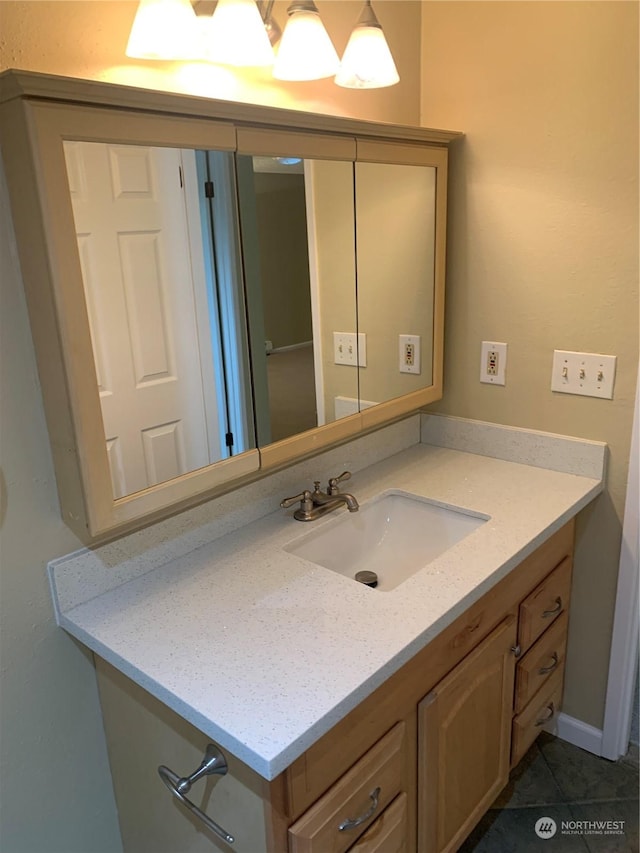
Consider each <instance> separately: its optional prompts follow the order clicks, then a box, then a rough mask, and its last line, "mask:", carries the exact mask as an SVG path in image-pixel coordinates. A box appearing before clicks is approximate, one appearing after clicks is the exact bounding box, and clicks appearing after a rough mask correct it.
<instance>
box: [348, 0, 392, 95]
mask: <svg viewBox="0 0 640 853" xmlns="http://www.w3.org/2000/svg"><path fill="white" fill-rule="evenodd" d="M399 80H400V77H399V76H398V70H397V68H396V65H395V62H394V61H393V56H392V55H391V51H390V50H389V45H388V44H387V40H386V38H385V37H384V33H383V32H382V27H381V26H380V22H379V21H378V19H377V17H376V13H375V12H374V11H373V8H372V6H371V0H365V4H364V7H363V9H362V12H361V13H360V17H359V18H358V20H357V22H356V25H355V27H354V29H353V32H352V33H351V37H350V38H349V41H348V43H347V47H346V49H345V52H344V56H343V57H342V62H341V63H340V69H339V71H338V73H337V74H336V79H335V82H336V83H337V84H338V86H343V87H345V88H346V89H381V88H383V87H385V86H394V85H395V84H396V83H398V82H399Z"/></svg>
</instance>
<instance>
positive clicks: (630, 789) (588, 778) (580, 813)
mask: <svg viewBox="0 0 640 853" xmlns="http://www.w3.org/2000/svg"><path fill="white" fill-rule="evenodd" d="M540 818H551V820H552V821H555V824H556V832H555V834H554V835H553V836H552V837H549V836H547V837H544V836H543V837H541V836H538V835H537V833H536V831H535V828H536V822H537V821H538V820H539V819H540ZM563 821H568V822H570V825H569V826H568V827H565V828H564V829H563V826H562V822H563ZM577 821H591V822H593V821H601V822H602V821H617V822H618V823H620V822H621V821H624V825H623V826H622V834H620V835H618V834H605V833H606V830H603V831H602V834H597V832H598V826H597V825H596V826H594V825H591V827H590V828H588V827H585V825H584V824H583V825H582V831H580V829H579V828H578V826H577V824H576V822H577ZM573 833H575V834H573ZM639 849H640V848H639V846H638V770H637V768H634V767H633V766H632V765H630V764H627V763H624V762H617V763H614V762H612V761H607V760H606V759H604V758H597V757H596V756H595V755H592V754H591V753H590V752H585V751H584V750H582V749H579V748H578V747H576V746H572V745H571V744H568V743H566V742H565V741H562V740H559V739H558V738H555V737H552V736H551V735H548V734H545V733H543V734H541V735H540V737H539V738H538V740H537V741H536V743H535V744H534V745H533V746H532V747H531V749H530V750H529V752H528V753H527V755H526V756H525V757H524V758H523V760H522V761H521V762H520V764H519V765H518V767H516V769H515V770H514V771H513V773H512V774H511V778H510V780H509V784H508V786H507V787H506V788H505V790H504V791H503V792H502V793H501V794H500V796H499V797H498V799H497V800H496V801H495V803H494V804H493V806H492V807H491V809H490V810H489V811H488V812H487V814H486V815H485V816H484V818H483V819H482V820H481V821H480V823H479V825H478V826H477V827H476V829H475V830H474V832H473V833H472V834H471V836H469V838H468V839H467V840H466V841H465V843H464V844H463V845H462V847H461V848H460V853H529V851H539V852H541V851H548V853H574V851H575V853H638V851H639Z"/></svg>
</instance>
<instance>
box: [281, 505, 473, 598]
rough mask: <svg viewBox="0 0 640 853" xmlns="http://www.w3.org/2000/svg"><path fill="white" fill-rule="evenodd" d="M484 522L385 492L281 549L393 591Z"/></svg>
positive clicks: (466, 513)
mask: <svg viewBox="0 0 640 853" xmlns="http://www.w3.org/2000/svg"><path fill="white" fill-rule="evenodd" d="M487 520H488V517H487V516H480V515H473V514H470V513H468V512H467V511H465V510H462V509H458V508H454V507H446V506H441V505H439V504H435V503H431V502H430V501H428V500H425V499H424V498H420V497H418V496H417V495H411V494H408V493H406V492H399V491H393V492H386V493H384V494H382V495H380V496H379V497H377V498H375V499H373V500H372V501H371V502H370V503H367V504H365V505H363V506H361V507H360V510H359V511H358V512H353V513H345V514H344V515H342V516H340V517H339V518H336V519H332V520H331V521H330V522H328V523H327V524H325V525H323V526H322V528H321V529H319V530H313V531H311V532H310V533H308V534H306V535H305V536H302V537H301V538H299V539H296V540H294V541H293V542H290V543H289V544H288V545H286V546H285V548H284V550H285V551H287V552H289V553H290V554H295V555H296V556H297V557H303V558H304V559H305V560H309V561H310V562H312V563H316V564H317V565H319V566H324V568H327V569H331V570H332V571H334V572H338V573H339V574H341V575H345V576H346V577H351V578H354V579H355V575H356V573H357V572H360V571H363V570H366V571H371V572H375V573H376V575H377V576H378V585H377V587H376V588H377V589H379V590H382V591H383V592H385V591H388V590H391V589H395V587H397V586H398V585H399V584H401V583H402V582H403V581H405V580H407V578H409V577H411V575H413V574H415V572H417V571H418V570H419V569H422V568H423V567H424V566H426V565H427V564H428V563H430V562H431V561H432V560H435V559H436V557H439V556H440V555H441V554H443V553H444V552H445V551H447V550H448V549H449V548H451V547H452V546H453V545H455V544H456V543H458V542H460V541H461V540H462V539H464V538H465V537H466V536H468V535H469V534H470V533H473V531H474V530H476V529H477V528H478V527H480V525H482V524H484V523H485V521H487Z"/></svg>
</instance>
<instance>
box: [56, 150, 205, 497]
mask: <svg viewBox="0 0 640 853" xmlns="http://www.w3.org/2000/svg"><path fill="white" fill-rule="evenodd" d="M65 156H66V159H67V170H68V173H69V185H70V189H71V197H72V203H73V211H74V217H75V223H76V232H77V236H78V247H79V252H80V262H81V266H82V273H83V278H84V283H85V293H86V296H87V307H88V312H89V321H90V325H91V334H92V340H93V347H94V354H95V360H96V368H97V373H98V384H99V390H100V400H101V405H102V413H103V419H104V427H105V436H106V440H107V449H108V455H109V463H110V466H111V475H112V482H113V486H114V496H115V497H121V496H122V495H126V494H132V493H133V492H137V491H140V490H142V489H145V488H147V487H148V486H152V485H154V484H156V483H160V482H164V481H165V480H169V479H172V478H174V477H176V476H179V475H180V474H182V473H185V472H186V471H191V470H194V469H196V468H200V467H202V466H205V465H208V464H209V463H210V462H214V461H217V459H220V458H221V456H220V451H219V448H220V440H219V435H217V429H218V428H217V417H215V416H213V417H212V416H211V412H212V409H213V410H215V406H216V404H215V394H214V393H213V392H214V389H213V388H212V383H211V375H207V374H209V371H210V369H211V364H212V359H211V354H210V352H209V357H208V358H205V359H202V358H201V355H202V349H203V348H204V349H205V351H206V348H207V346H208V347H209V350H210V343H208V342H207V340H206V336H204V335H199V328H198V325H199V321H198V310H197V303H198V302H199V301H200V303H201V302H202V298H203V294H204V281H201V280H200V279H202V278H203V271H202V270H201V269H200V267H201V264H199V263H198V259H197V258H196V259H192V257H191V255H190V249H189V235H188V232H187V226H186V217H185V198H184V194H183V192H182V187H181V183H182V181H181V171H180V164H181V160H180V157H181V152H180V151H177V150H175V149H169V148H164V149H163V148H148V147H142V146H131V145H108V144H104V143H86V142H67V143H65ZM160 187H162V192H161V193H160ZM192 260H193V261H194V263H192ZM204 298H205V304H206V296H205V297H204ZM203 371H204V374H205V375H203ZM205 389H209V390H208V391H206V392H205ZM207 412H208V413H209V418H207ZM214 415H215V411H214ZM212 457H213V458H212Z"/></svg>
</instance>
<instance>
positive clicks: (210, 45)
mask: <svg viewBox="0 0 640 853" xmlns="http://www.w3.org/2000/svg"><path fill="white" fill-rule="evenodd" d="M205 57H206V58H207V59H208V60H209V61H210V62H217V63H220V64H221V65H236V66H254V65H255V66H258V65H273V60H274V55H273V48H272V47H271V44H270V42H269V36H268V35H267V31H266V30H265V27H264V22H263V20H262V18H261V17H260V12H259V11H258V7H257V6H256V4H255V0H218V4H217V6H216V8H215V11H214V13H213V16H212V18H211V20H210V21H209V23H208V34H207V36H206V39H205Z"/></svg>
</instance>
